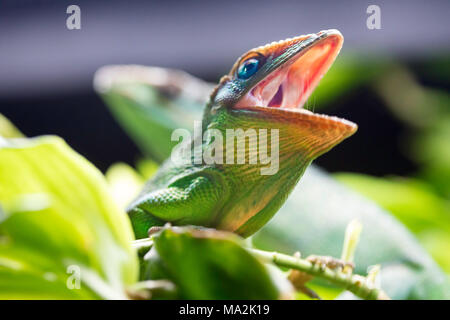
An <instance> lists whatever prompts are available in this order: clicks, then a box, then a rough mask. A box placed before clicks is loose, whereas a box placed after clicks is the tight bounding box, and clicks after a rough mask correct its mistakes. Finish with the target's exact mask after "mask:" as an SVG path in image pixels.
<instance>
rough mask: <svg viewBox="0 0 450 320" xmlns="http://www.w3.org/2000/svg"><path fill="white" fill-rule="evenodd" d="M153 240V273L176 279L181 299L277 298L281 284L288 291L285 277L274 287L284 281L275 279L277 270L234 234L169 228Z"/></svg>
mask: <svg viewBox="0 0 450 320" xmlns="http://www.w3.org/2000/svg"><path fill="white" fill-rule="evenodd" d="M153 240H154V245H155V247H154V249H152V250H153V251H150V254H149V255H148V256H149V258H150V259H151V260H153V263H151V264H150V266H149V274H150V275H151V276H153V277H167V278H168V279H169V280H171V281H173V282H174V283H175V284H176V286H177V287H178V290H179V293H180V297H181V298H183V299H277V298H279V297H280V292H279V289H278V286H284V287H288V288H290V285H289V284H287V280H286V279H285V278H284V279H283V280H284V284H283V285H279V283H276V282H280V278H278V279H277V280H276V281H275V280H274V279H275V278H274V277H273V274H272V272H273V270H272V271H269V270H268V269H267V267H266V266H265V265H263V264H262V263H261V262H260V261H259V260H257V259H256V258H255V257H253V256H252V255H251V253H249V252H248V251H247V250H246V249H245V248H244V247H243V246H242V245H243V243H242V241H241V240H240V239H239V238H238V237H237V236H235V235H233V234H231V233H227V232H219V231H215V230H211V229H193V228H188V227H185V228H171V229H164V230H163V231H162V232H160V233H159V234H157V235H155V236H154V238H153ZM155 255H156V256H157V258H155ZM155 260H156V261H158V262H156V261H155ZM156 266H158V267H157V268H156ZM155 269H157V270H155ZM283 280H281V282H283ZM286 284H287V285H286Z"/></svg>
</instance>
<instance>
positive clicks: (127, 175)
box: [105, 163, 144, 210]
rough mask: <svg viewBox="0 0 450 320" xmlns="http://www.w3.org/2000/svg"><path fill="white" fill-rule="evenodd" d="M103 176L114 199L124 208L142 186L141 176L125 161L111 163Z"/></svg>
mask: <svg viewBox="0 0 450 320" xmlns="http://www.w3.org/2000/svg"><path fill="white" fill-rule="evenodd" d="M105 177H106V180H107V181H108V183H109V185H110V189H111V194H112V196H113V198H114V200H115V201H116V203H117V204H118V206H119V208H121V209H124V210H125V209H126V208H127V206H128V204H129V203H130V202H131V201H132V200H133V199H134V198H135V197H136V196H137V195H138V194H139V192H140V191H141V190H142V187H143V186H144V180H143V178H142V177H141V176H140V175H139V174H138V173H137V172H136V171H135V170H134V169H133V168H132V167H130V166H129V165H127V164H125V163H116V164H113V165H112V166H111V167H109V168H108V170H107V171H106V174H105Z"/></svg>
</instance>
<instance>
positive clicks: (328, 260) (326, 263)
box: [306, 255, 355, 271]
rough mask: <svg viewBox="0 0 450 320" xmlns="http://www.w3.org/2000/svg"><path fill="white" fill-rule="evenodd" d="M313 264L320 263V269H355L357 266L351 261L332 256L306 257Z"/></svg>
mask: <svg viewBox="0 0 450 320" xmlns="http://www.w3.org/2000/svg"><path fill="white" fill-rule="evenodd" d="M306 260H308V261H309V262H311V263H312V264H313V265H318V266H319V268H320V270H325V268H330V269H332V270H344V269H347V270H348V269H350V270H351V271H353V269H354V268H355V266H354V265H353V263H351V262H347V261H344V260H341V259H337V258H333V257H331V256H316V255H311V256H309V257H307V258H306Z"/></svg>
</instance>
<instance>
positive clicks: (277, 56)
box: [203, 30, 357, 236]
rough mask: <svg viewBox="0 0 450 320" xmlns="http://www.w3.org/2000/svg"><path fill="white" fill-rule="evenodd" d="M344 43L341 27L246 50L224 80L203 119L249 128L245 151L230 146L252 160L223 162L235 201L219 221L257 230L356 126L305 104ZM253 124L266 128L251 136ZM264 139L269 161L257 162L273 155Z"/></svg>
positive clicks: (245, 232) (242, 231) (220, 224)
mask: <svg viewBox="0 0 450 320" xmlns="http://www.w3.org/2000/svg"><path fill="white" fill-rule="evenodd" d="M342 43H343V37H342V35H341V34H340V33H339V31H337V30H328V31H321V32H319V33H317V34H310V35H305V36H299V37H296V38H292V39H287V40H283V41H279V42H274V43H271V44H268V45H265V46H262V47H259V48H256V49H252V50H250V51H249V52H247V53H245V54H244V55H243V56H241V57H240V58H239V59H238V60H237V61H236V63H235V64H234V66H233V68H232V69H231V71H230V73H229V74H228V75H226V76H224V77H223V78H222V79H221V80H220V82H219V85H218V86H217V87H216V89H215V90H214V91H213V93H212V95H211V99H210V102H209V104H208V105H207V108H206V109H205V114H204V118H203V119H204V122H203V125H204V127H206V128H214V129H219V130H221V131H222V132H223V131H226V132H228V129H234V131H236V129H243V130H241V132H242V131H244V132H247V133H248V136H247V137H248V141H249V142H248V147H246V149H240V150H241V151H239V149H238V151H236V149H235V150H228V145H227V146H226V148H227V149H226V151H227V152H226V154H227V156H228V155H230V154H233V153H234V154H235V156H239V154H241V155H242V154H243V153H244V157H245V160H246V161H243V162H241V164H239V162H238V164H237V165H236V164H229V163H224V164H223V165H222V167H221V168H222V170H223V171H224V172H225V174H226V176H231V177H234V180H233V179H229V180H230V182H229V183H230V185H231V187H230V189H231V190H233V191H232V192H233V201H232V202H229V203H228V204H227V205H226V206H225V207H224V208H223V209H222V214H221V215H220V216H219V218H218V221H217V222H216V225H217V226H218V227H219V228H221V229H226V230H233V231H235V232H237V233H239V234H242V235H245V236H247V235H250V234H252V233H253V232H255V231H256V230H258V229H259V228H260V227H261V226H263V225H264V224H265V223H266V222H267V221H268V219H270V217H271V216H272V215H273V214H274V213H275V212H276V211H277V210H278V208H279V207H280V206H281V205H282V204H283V203H284V201H285V200H286V197H287V195H288V194H289V193H290V191H291V190H292V189H293V187H294V186H295V184H296V183H297V181H298V179H299V178H300V177H301V175H302V173H303V171H304V170H305V169H306V167H307V166H308V165H309V163H310V162H311V161H312V160H313V159H314V158H316V157H318V156H319V155H321V154H323V153H324V152H326V151H328V150H329V149H331V148H332V147H333V146H335V145H337V144H338V143H340V142H341V141H342V140H344V139H345V138H347V137H349V136H350V135H352V134H353V133H354V132H355V131H356V129H357V126H356V125H355V124H354V123H351V122H349V121H347V120H344V119H339V118H337V117H330V116H326V115H320V114H316V113H313V112H311V111H308V110H305V109H304V108H303V105H304V104H305V102H306V100H307V99H308V97H309V96H310V95H311V93H312V91H313V90H314V89H315V87H316V86H317V85H318V83H319V81H320V79H321V78H322V77H323V76H324V74H325V73H326V72H327V71H328V69H329V68H330V66H331V64H332V63H333V61H334V60H335V58H336V56H337V55H338V53H339V50H340V49H341V47H342ZM261 129H263V130H262V131H263V132H265V133H263V136H264V134H265V135H266V137H263V139H262V138H261V137H262V136H261V132H262V131H261ZM251 130H254V131H259V134H260V135H259V136H258V139H251V138H250V136H251V132H250V131H251ZM247 137H245V136H244V139H246V138H247ZM274 137H275V139H274ZM261 140H262V141H263V143H265V144H267V145H268V147H267V148H266V150H270V153H271V160H273V161H270V166H268V165H267V163H268V162H267V161H265V162H264V161H260V162H258V161H255V163H256V164H253V165H252V164H250V162H251V160H252V159H253V160H255V159H257V160H260V159H263V160H264V159H266V160H267V157H265V156H266V153H265V152H264V151H262V152H261V150H264V149H265V148H264V147H263V146H261V144H260V143H261ZM227 141H228V136H227ZM257 143H259V144H258V145H257ZM278 150H279V153H278ZM242 151H243V152H242ZM242 163H243V164H242ZM229 172H232V174H229ZM236 177H237V178H236Z"/></svg>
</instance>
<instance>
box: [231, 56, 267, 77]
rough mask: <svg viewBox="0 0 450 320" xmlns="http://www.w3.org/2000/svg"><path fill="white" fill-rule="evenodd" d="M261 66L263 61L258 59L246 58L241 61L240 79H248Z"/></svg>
mask: <svg viewBox="0 0 450 320" xmlns="http://www.w3.org/2000/svg"><path fill="white" fill-rule="evenodd" d="M260 66H261V63H260V62H259V60H258V59H255V58H250V59H248V60H245V61H244V62H242V63H241V65H240V66H239V68H238V70H237V76H238V78H239V79H248V78H250V77H251V76H252V75H254V74H255V73H256V71H258V69H259V67H260Z"/></svg>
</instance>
